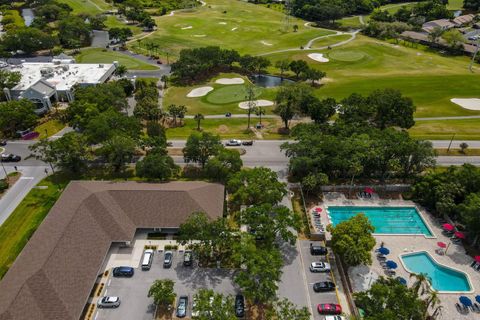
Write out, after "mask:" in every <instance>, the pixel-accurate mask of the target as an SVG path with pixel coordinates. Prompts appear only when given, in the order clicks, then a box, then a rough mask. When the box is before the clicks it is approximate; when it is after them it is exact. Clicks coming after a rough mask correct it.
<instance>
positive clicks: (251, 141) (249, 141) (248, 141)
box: [242, 140, 253, 146]
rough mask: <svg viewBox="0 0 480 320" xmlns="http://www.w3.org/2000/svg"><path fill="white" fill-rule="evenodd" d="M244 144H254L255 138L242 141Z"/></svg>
mask: <svg viewBox="0 0 480 320" xmlns="http://www.w3.org/2000/svg"><path fill="white" fill-rule="evenodd" d="M242 145H244V146H253V140H245V141H242Z"/></svg>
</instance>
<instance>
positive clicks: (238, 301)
mask: <svg viewBox="0 0 480 320" xmlns="http://www.w3.org/2000/svg"><path fill="white" fill-rule="evenodd" d="M235 316H237V318H243V317H244V316H245V299H244V298H243V296H242V295H241V294H237V295H236V296H235Z"/></svg>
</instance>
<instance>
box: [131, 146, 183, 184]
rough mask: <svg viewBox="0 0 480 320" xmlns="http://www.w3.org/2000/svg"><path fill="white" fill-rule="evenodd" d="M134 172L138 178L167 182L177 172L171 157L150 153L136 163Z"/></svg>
mask: <svg viewBox="0 0 480 320" xmlns="http://www.w3.org/2000/svg"><path fill="white" fill-rule="evenodd" d="M135 171H136V174H137V175H138V176H139V177H144V178H148V179H156V180H161V181H167V180H169V179H170V178H171V177H172V176H173V174H174V173H175V172H176V171H177V166H176V165H175V163H174V162H173V159H172V157H170V156H168V155H166V154H162V153H160V152H150V153H148V154H147V155H146V156H145V158H143V159H142V160H140V161H138V162H137V164H136V167H135Z"/></svg>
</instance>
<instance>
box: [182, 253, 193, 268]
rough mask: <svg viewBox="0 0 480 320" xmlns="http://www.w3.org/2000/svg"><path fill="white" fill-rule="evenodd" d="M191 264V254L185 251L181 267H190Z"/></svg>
mask: <svg viewBox="0 0 480 320" xmlns="http://www.w3.org/2000/svg"><path fill="white" fill-rule="evenodd" d="M192 262H193V253H192V251H191V250H186V251H185V253H184V254H183V265H184V266H185V267H190V266H191V265H192Z"/></svg>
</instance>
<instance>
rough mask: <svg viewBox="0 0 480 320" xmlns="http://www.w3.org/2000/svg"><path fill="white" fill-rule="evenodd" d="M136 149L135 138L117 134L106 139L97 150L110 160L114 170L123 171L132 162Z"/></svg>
mask: <svg viewBox="0 0 480 320" xmlns="http://www.w3.org/2000/svg"><path fill="white" fill-rule="evenodd" d="M135 149H136V143H135V140H133V139H132V138H130V137H127V136H122V135H117V136H113V137H112V138H110V139H108V140H106V141H105V142H104V143H103V145H102V147H101V148H100V149H98V150H97V152H98V154H99V155H101V156H103V157H104V158H105V159H106V160H107V161H108V163H109V164H110V166H111V167H112V168H113V171H114V172H121V171H123V170H124V169H125V167H126V165H127V164H128V163H130V162H132V159H133V156H134V154H135Z"/></svg>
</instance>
